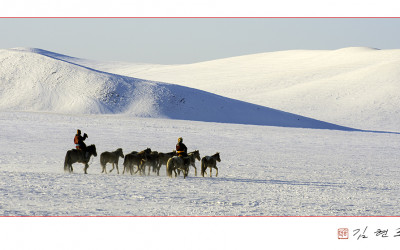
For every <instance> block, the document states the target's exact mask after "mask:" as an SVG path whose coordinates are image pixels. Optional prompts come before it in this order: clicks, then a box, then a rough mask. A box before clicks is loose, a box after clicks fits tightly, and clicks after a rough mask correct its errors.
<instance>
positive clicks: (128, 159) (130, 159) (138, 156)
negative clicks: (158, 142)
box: [122, 148, 151, 175]
mask: <svg viewBox="0 0 400 250" xmlns="http://www.w3.org/2000/svg"><path fill="white" fill-rule="evenodd" d="M150 153H151V149H150V148H147V149H145V150H143V151H141V152H137V151H132V152H131V153H129V154H127V155H125V158H124V163H123V164H124V171H123V172H122V174H124V173H125V171H127V172H128V171H129V172H130V173H131V175H132V174H133V166H134V165H136V166H137V168H138V170H137V171H136V172H135V174H136V173H137V172H138V171H141V173H142V167H143V164H144V163H145V162H146V160H147V155H148V154H150Z"/></svg>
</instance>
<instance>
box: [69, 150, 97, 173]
mask: <svg viewBox="0 0 400 250" xmlns="http://www.w3.org/2000/svg"><path fill="white" fill-rule="evenodd" d="M86 152H88V153H89V155H88V157H85V154H86V153H84V152H83V151H82V150H77V149H71V150H68V151H67V154H66V155H65V161H64V172H67V171H68V172H69V173H72V172H73V171H74V169H73V168H72V164H74V163H76V162H78V163H83V164H85V168H84V172H85V174H87V169H88V168H89V164H88V163H89V160H90V157H91V156H92V155H93V156H95V157H96V156H97V152H96V146H95V145H94V144H93V145H90V146H88V147H86Z"/></svg>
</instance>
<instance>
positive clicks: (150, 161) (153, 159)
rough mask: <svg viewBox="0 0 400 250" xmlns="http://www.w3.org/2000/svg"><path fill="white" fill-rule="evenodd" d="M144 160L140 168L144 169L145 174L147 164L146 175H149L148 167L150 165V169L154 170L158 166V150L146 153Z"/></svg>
mask: <svg viewBox="0 0 400 250" xmlns="http://www.w3.org/2000/svg"><path fill="white" fill-rule="evenodd" d="M146 158H147V159H146V161H145V162H144V164H143V166H142V168H143V171H144V174H145V175H146V166H148V167H149V168H148V175H150V167H152V171H153V172H156V170H157V168H158V152H157V151H151V153H150V154H146Z"/></svg>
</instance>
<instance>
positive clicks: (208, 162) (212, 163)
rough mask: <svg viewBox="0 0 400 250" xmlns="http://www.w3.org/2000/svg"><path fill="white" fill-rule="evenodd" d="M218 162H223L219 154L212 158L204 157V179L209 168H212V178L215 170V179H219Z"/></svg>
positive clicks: (202, 160)
mask: <svg viewBox="0 0 400 250" xmlns="http://www.w3.org/2000/svg"><path fill="white" fill-rule="evenodd" d="M217 161H218V162H221V158H220V157H219V153H216V154H214V155H212V156H204V157H203V158H202V159H201V175H202V176H203V177H204V173H205V172H206V170H207V168H210V177H211V170H212V169H213V168H215V169H216V170H217V173H216V175H215V177H218V168H217Z"/></svg>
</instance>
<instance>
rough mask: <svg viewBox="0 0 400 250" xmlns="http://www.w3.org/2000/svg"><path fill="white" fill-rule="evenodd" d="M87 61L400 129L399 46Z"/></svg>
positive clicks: (329, 117)
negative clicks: (173, 60) (171, 60)
mask: <svg viewBox="0 0 400 250" xmlns="http://www.w3.org/2000/svg"><path fill="white" fill-rule="evenodd" d="M88 63H89V64H90V65H91V66H92V67H95V68H97V69H100V70H105V71H108V72H113V73H117V74H122V75H127V76H134V77H139V78H143V79H148V80H154V81H163V82H170V83H175V84H179V85H183V86H188V87H192V88H196V89H201V90H204V91H207V92H212V93H215V94H218V95H222V96H226V97H229V98H233V99H237V100H242V101H246V102H250V103H254V104H258V105H262V106H267V107H271V108H275V109H279V110H284V111H287V112H292V113H296V114H299V115H304V116H307V117H312V118H316V119H320V120H324V121H329V122H333V123H338V124H343V125H346V126H351V127H358V128H364V129H386V130H395V131H400V108H399V107H400V50H378V49H371V48H364V47H353V48H344V49H339V50H294V51H280V52H269V53H261V54H254V55H246V56H238V57H232V58H226V59H220V60H213V61H208V62H201V63H195V64H187V65H169V66H168V65H164V66H160V65H143V64H131V65H130V66H129V64H124V65H122V64H114V65H113V64H107V63H99V62H93V61H92V62H88Z"/></svg>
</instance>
